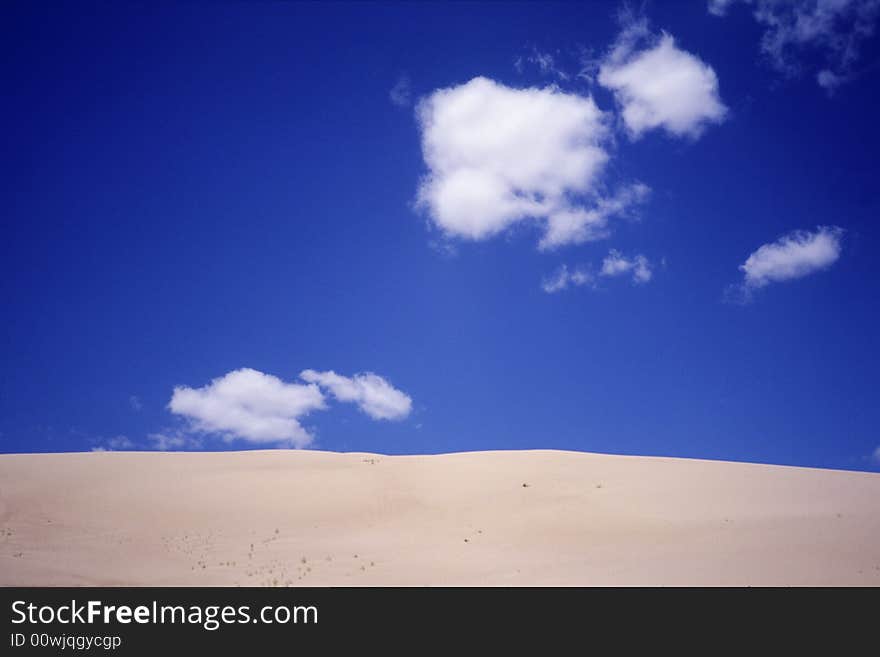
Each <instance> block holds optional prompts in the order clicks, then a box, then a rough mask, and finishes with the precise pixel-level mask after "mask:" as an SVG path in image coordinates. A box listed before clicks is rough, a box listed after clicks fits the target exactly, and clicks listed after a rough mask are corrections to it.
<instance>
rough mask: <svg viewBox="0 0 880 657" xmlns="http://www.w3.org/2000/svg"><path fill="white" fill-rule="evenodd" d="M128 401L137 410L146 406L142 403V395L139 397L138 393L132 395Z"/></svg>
mask: <svg viewBox="0 0 880 657" xmlns="http://www.w3.org/2000/svg"><path fill="white" fill-rule="evenodd" d="M128 403H129V405H130V406H131V407H132V409H134V410H136V411H139V410H141V409H142V408H143V407H144V405H143V404H142V403H141V399H140V397H138V396H137V395H132V396H131V397H129V398H128Z"/></svg>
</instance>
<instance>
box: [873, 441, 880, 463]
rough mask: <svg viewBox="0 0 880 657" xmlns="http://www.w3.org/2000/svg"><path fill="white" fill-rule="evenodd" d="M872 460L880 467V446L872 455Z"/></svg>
mask: <svg viewBox="0 0 880 657" xmlns="http://www.w3.org/2000/svg"><path fill="white" fill-rule="evenodd" d="M871 459H872V460H873V461H874V463H876V464H878V465H880V445H878V446H877V449H875V450H874V453H873V454H871Z"/></svg>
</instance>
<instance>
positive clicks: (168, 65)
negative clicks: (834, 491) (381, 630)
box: [0, 0, 880, 469]
mask: <svg viewBox="0 0 880 657" xmlns="http://www.w3.org/2000/svg"><path fill="white" fill-rule="evenodd" d="M762 10H764V11H763V13H762ZM768 11H769V12H771V13H770V14H768V13H767V12H768ZM772 12H776V14H773V13H772ZM5 14H6V17H5V20H4V21H3V27H2V28H0V29H2V30H3V32H4V34H3V43H4V50H5V53H6V56H5V57H3V58H2V61H3V63H2V64H0V66H3V67H4V69H5V70H4V80H5V81H6V99H7V100H6V103H5V113H6V116H7V120H6V125H7V129H6V137H5V141H6V147H5V149H4V150H5V152H6V154H7V159H6V166H5V167H4V169H5V189H6V192H5V194H4V198H5V199H6V201H7V203H6V210H5V212H4V220H3V239H2V240H0V267H2V272H0V273H2V276H0V295H2V299H3V302H2V308H3V322H2V328H0V362H2V363H3V365H2V377H0V432H2V433H0V447H2V451H4V452H58V451H87V450H90V449H94V448H103V449H156V448H159V447H164V448H166V449H212V450H214V449H216V450H220V449H249V448H255V447H271V446H277V445H283V446H306V447H312V448H318V449H328V450H343V451H373V452H382V453H392V454H397V453H437V452H449V451H461V450H484V449H525V448H555V449H573V450H585V451H596V452H609V453H620V454H649V455H668V456H681V457H695V458H711V459H729V460H739V461H757V462H769V463H780V464H791V465H804V466H818V467H831V468H847V469H876V468H877V467H878V461H877V459H876V458H875V456H874V453H875V450H877V449H878V447H880V433H878V430H877V427H878V425H880V400H878V395H877V385H876V376H877V370H878V365H880V344H878V340H877V337H876V336H877V326H878V323H880V313H878V304H877V301H876V300H877V299H878V298H880V294H878V287H880V264H878V260H877V258H876V257H875V255H874V248H875V245H876V244H877V243H878V238H880V229H878V224H877V216H878V209H880V203H878V199H877V181H878V172H880V167H878V164H877V157H876V153H877V152H878V146H880V127H878V122H877V119H876V117H877V110H876V103H877V99H878V95H877V90H878V89H880V84H878V82H880V66H878V64H880V45H878V38H877V37H876V36H874V35H873V34H869V32H870V30H872V29H876V28H877V18H878V14H880V8H878V3H877V2H874V1H873V0H866V1H864V2H856V0H851V2H844V3H843V4H842V7H841V8H840V9H839V11H838V12H836V13H835V12H831V13H828V12H824V13H823V12H822V11H821V10H818V9H817V8H816V6H815V4H814V3H810V2H806V3H804V4H802V5H797V6H796V7H795V8H794V9H792V8H790V7H789V8H780V7H778V6H776V5H774V4H773V3H770V2H766V1H765V0H756V2H744V1H740V2H732V3H724V2H717V1H716V2H714V3H712V4H711V5H707V4H705V3H701V2H693V3H682V2H674V3H660V2H654V3H648V4H646V5H645V6H644V7H641V8H639V9H638V10H637V11H636V10H630V11H629V12H626V11H621V5H620V4H619V3H608V4H601V3H565V4H552V3H522V4H505V3H489V4H484V5H478V4H466V3H454V4H417V3H406V4H404V3H400V4H397V3H387V4H370V3H357V4H354V5H329V4H320V5H319V4H303V5H299V4H284V3H260V4H229V5H226V4H219V5H218V4H214V3H210V4H209V3H189V4H186V5H184V6H175V5H173V4H166V3H162V4H161V5H160V6H153V5H152V4H144V5H141V6H137V5H127V6H123V5H122V4H120V5H117V4H112V5H107V4H102V5H96V6H94V7H89V6H88V5H83V4H76V5H73V4H69V5H59V6H57V7H53V8H52V9H47V8H46V7H36V6H35V5H33V4H32V3H20V4H17V5H11V6H8V7H7V8H6V11H5ZM768 15H772V16H776V17H777V18H779V20H778V21H777V22H776V23H770V22H768V20H767V19H766V16H768ZM761 16H764V17H765V18H764V19H763V20H762V19H761ZM773 25H776V27H773ZM860 34H861V35H863V36H861V37H859V36H858V35H860ZM305 370H311V373H306V374H304V375H301V373H303V372H304V371H305ZM368 373H373V376H369V374H368ZM334 374H335V376H334ZM212 382H213V383H212ZM878 457H880V454H878Z"/></svg>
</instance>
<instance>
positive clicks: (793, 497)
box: [0, 450, 880, 586]
mask: <svg viewBox="0 0 880 657" xmlns="http://www.w3.org/2000/svg"><path fill="white" fill-rule="evenodd" d="M0 584H2V585H109V586H114V585H146V586H153V585H244V586H273V585H274V586H325V585H344V586H362V585H366V586H370V585H405V586H408V585H416V586H421V585H466V586H474V585H476V586H483V585H514V586H521V585H578V586H580V585H873V586H878V585H880V474H871V473H855V472H842V471H833V470H814V469H806V468H788V467H779V466H765V465H751V464H743V463H724V462H712V461H697V460H685V459H670V458H645V457H626V456H608V455H599V454H586V453H576V452H558V451H522V452H473V453H464V454H448V455H440V456H381V455H376V454H353V453H349V454H338V453H330V452H314V451H281V450H277V451H274V450H273V451H251V452H222V453H130V452H106V453H85V454H44V455H2V456H0Z"/></svg>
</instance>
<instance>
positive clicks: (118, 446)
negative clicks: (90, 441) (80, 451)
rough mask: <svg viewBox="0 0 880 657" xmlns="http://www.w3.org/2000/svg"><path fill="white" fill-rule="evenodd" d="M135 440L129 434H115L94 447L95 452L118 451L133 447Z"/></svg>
mask: <svg viewBox="0 0 880 657" xmlns="http://www.w3.org/2000/svg"><path fill="white" fill-rule="evenodd" d="M133 447H134V442H132V440H131V439H130V438H129V437H128V436H123V435H119V436H113V437H112V438H108V439H107V440H105V441H103V444H101V445H96V446H95V447H92V451H93V452H117V451H120V450H126V449H132V448H133Z"/></svg>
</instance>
